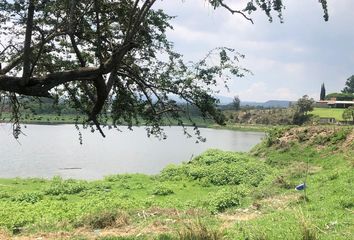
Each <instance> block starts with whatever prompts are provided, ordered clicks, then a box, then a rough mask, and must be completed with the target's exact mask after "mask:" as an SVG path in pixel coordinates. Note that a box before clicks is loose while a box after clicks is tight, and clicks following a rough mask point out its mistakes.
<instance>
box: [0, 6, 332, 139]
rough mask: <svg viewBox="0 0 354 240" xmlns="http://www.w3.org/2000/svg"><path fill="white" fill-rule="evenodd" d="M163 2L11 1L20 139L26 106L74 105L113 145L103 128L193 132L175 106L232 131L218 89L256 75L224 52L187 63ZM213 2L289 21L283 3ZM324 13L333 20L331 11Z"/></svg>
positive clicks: (7, 14) (7, 90) (0, 89)
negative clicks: (27, 102) (172, 125)
mask: <svg viewBox="0 0 354 240" xmlns="http://www.w3.org/2000/svg"><path fill="white" fill-rule="evenodd" d="M155 2H156V0H124V1H112V0H82V1H77V0H57V1H49V0H28V1H23V0H1V1H0V24H1V28H0V38H1V39H2V40H3V39H6V41H2V43H1V46H2V50H0V63H2V64H0V66H2V68H1V67H0V94H1V96H0V98H1V97H3V98H4V99H7V100H9V101H10V102H11V104H12V109H13V111H12V112H13V122H14V135H15V137H18V134H19V133H20V125H19V118H20V115H21V112H22V110H21V106H20V105H21V101H19V98H20V97H21V96H29V97H34V98H38V97H46V98H53V99H55V100H56V101H65V102H68V103H70V104H71V105H72V107H74V108H75V109H76V110H77V111H78V112H79V113H80V114H86V115H87V116H88V119H87V121H86V122H84V124H89V125H90V126H91V127H93V126H96V128H97V129H98V130H99V131H100V133H101V134H102V135H103V136H104V133H103V131H102V129H101V127H100V124H101V123H105V122H106V121H107V119H108V118H111V119H112V122H113V126H116V125H118V124H121V123H127V124H128V126H129V127H131V126H132V125H133V124H136V123H138V122H139V119H143V121H144V123H146V124H147V125H150V126H151V127H149V129H148V131H149V134H160V133H161V128H160V125H161V123H162V122H163V121H164V120H165V119H166V117H169V118H173V119H177V120H178V123H179V124H180V125H183V122H182V120H181V117H182V116H183V115H185V112H184V111H183V109H181V107H179V106H178V104H177V103H176V101H174V100H172V99H171V96H177V97H179V98H182V99H183V100H184V101H185V102H188V103H190V104H192V105H195V106H197V107H198V108H199V109H200V111H201V113H202V114H203V116H204V117H211V118H213V119H214V120H215V121H216V122H218V123H222V119H223V118H222V117H221V113H220V111H218V110H217V109H216V105H217V100H216V99H215V98H214V97H213V94H214V92H213V90H212V89H213V88H212V86H215V85H216V84H217V81H216V79H217V78H219V77H220V76H224V77H225V79H228V78H229V77H230V76H232V75H233V76H237V77H242V76H243V75H244V74H245V72H247V71H246V70H245V69H243V68H241V67H239V66H238V61H239V59H240V58H242V57H243V56H242V55H240V54H238V53H237V52H235V51H234V50H233V49H229V48H217V49H216V50H214V51H211V52H210V53H209V54H208V55H207V56H206V58H204V59H202V60H200V61H198V62H196V63H194V64H186V63H184V62H183V61H182V57H181V55H180V54H178V53H176V52H175V51H174V50H173V44H172V43H171V42H170V41H169V40H168V39H167V37H166V35H165V32H166V30H167V29H169V28H172V26H171V25H170V23H169V20H171V18H172V17H170V16H168V15H166V14H165V13H164V12H163V11H162V10H155V9H153V8H152V7H153V5H154V4H155ZM166 2H167V1H166ZM208 2H209V4H211V5H212V6H213V7H214V8H223V9H225V10H227V11H229V12H230V13H232V14H238V15H241V16H243V17H244V18H245V19H246V20H248V21H250V22H252V23H253V21H252V19H251V17H250V15H251V14H252V12H254V11H256V10H257V8H258V9H260V10H261V11H263V12H264V13H265V14H266V15H267V16H268V19H269V21H272V13H276V14H277V15H278V16H279V18H280V20H281V21H282V9H283V8H284V5H283V1H282V0H267V1H253V0H248V1H247V4H246V5H245V8H244V9H243V10H237V9H232V8H231V7H230V6H229V5H227V4H226V3H225V2H224V1H223V0H208ZM320 3H321V5H322V8H323V9H324V18H325V20H328V12H327V2H326V0H320ZM4 42H8V44H7V45H4ZM159 56H163V57H159ZM215 56H218V61H216V58H215ZM210 59H213V61H209V60H210ZM187 117H188V115H187ZM169 118H167V119H169ZM92 129H93V130H94V128H92Z"/></svg>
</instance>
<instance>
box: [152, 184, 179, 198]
mask: <svg viewBox="0 0 354 240" xmlns="http://www.w3.org/2000/svg"><path fill="white" fill-rule="evenodd" d="M173 193H174V191H173V190H172V189H171V188H169V187H167V186H164V185H158V186H156V187H155V188H154V189H153V190H152V194H153V195H156V196H167V195H170V194H173Z"/></svg>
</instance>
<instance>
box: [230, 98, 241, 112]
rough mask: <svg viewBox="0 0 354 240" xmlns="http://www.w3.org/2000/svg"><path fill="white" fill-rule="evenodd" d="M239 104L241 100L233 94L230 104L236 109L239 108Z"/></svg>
mask: <svg viewBox="0 0 354 240" xmlns="http://www.w3.org/2000/svg"><path fill="white" fill-rule="evenodd" d="M240 104H241V100H240V98H239V96H235V97H234V99H233V101H232V105H233V107H234V109H235V110H236V111H238V110H240Z"/></svg>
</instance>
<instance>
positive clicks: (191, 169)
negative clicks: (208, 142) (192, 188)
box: [160, 150, 271, 186]
mask: <svg viewBox="0 0 354 240" xmlns="http://www.w3.org/2000/svg"><path fill="white" fill-rule="evenodd" d="M270 170H271V169H270V168H269V167H268V166H267V165H265V164H264V163H262V162H260V161H259V160H256V159H254V158H252V157H250V156H249V155H247V154H243V153H234V152H224V151H220V150H208V151H206V152H205V153H203V154H201V155H200V156H198V157H196V158H194V159H193V160H192V161H190V162H188V163H185V164H183V165H182V166H181V167H175V166H170V167H168V168H165V169H164V170H163V171H162V173H161V175H160V178H161V179H163V180H171V181H172V180H176V179H178V178H180V179H183V178H188V179H190V180H198V181H200V183H201V184H202V185H203V186H209V185H210V184H213V185H218V186H222V185H238V184H248V185H253V186H258V185H259V183H260V182H261V181H262V180H263V179H264V177H265V176H266V175H267V174H268V173H269V172H270Z"/></svg>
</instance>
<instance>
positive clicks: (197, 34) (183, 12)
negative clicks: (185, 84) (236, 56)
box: [155, 0, 354, 101]
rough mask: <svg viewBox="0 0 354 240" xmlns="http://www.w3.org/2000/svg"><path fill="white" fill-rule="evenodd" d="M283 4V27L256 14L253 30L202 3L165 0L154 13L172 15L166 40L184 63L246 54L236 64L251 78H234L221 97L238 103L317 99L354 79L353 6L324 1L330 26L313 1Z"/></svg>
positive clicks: (338, 0)
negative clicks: (217, 51)
mask: <svg viewBox="0 0 354 240" xmlns="http://www.w3.org/2000/svg"><path fill="white" fill-rule="evenodd" d="M229 2H232V1H229ZM237 2H245V1H237ZM285 2H286V9H285V10H284V23H283V24H281V23H280V22H279V20H278V19H277V18H276V16H274V21H273V23H269V22H268V19H267V17H266V16H265V14H264V13H261V12H257V13H256V14H255V15H253V20H254V22H255V24H254V25H252V24H251V23H250V22H249V21H247V20H245V19H244V18H242V17H241V16H238V15H231V14H230V13H229V12H227V11H226V10H221V9H219V10H217V11H214V10H213V9H212V8H211V7H210V6H209V5H208V4H207V3H206V1H205V0H184V1H182V0H165V1H162V2H158V3H157V4H156V7H155V8H162V9H164V10H165V12H166V13H168V14H169V15H172V16H176V18H175V19H174V20H173V21H172V25H173V26H174V30H173V31H169V32H168V36H169V38H170V40H171V41H173V42H174V43H175V48H176V50H178V52H180V53H182V54H183V55H184V58H185V60H194V61H196V60H198V59H200V58H202V57H203V56H205V54H206V53H207V52H208V50H210V49H213V48H215V47H218V46H226V47H231V48H234V49H236V50H237V51H238V52H240V53H242V54H245V55H246V59H244V60H242V61H241V65H242V66H243V67H245V68H248V69H250V70H251V71H252V72H253V73H254V75H249V76H246V77H245V78H242V79H240V78H235V79H233V80H232V82H230V84H229V86H230V91H229V92H228V91H226V90H223V91H222V93H221V95H224V96H230V97H232V96H235V95H239V96H240V98H241V101H266V100H270V99H278V100H296V99H298V98H299V97H301V96H302V95H305V94H307V95H310V96H311V97H313V98H315V99H318V98H319V93H320V87H321V84H322V82H324V83H325V86H326V89H327V93H330V92H336V91H340V90H341V89H343V87H344V83H345V81H346V79H347V78H348V77H350V76H351V75H353V74H354V30H353V26H354V17H353V16H354V15H353V11H354V1H353V0H328V9H329V15H330V19H329V22H325V21H324V20H323V17H322V16H323V11H322V8H321V5H320V4H319V3H318V0H289V1H285ZM235 7H237V6H235ZM239 8H240V9H242V7H240V6H239Z"/></svg>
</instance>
